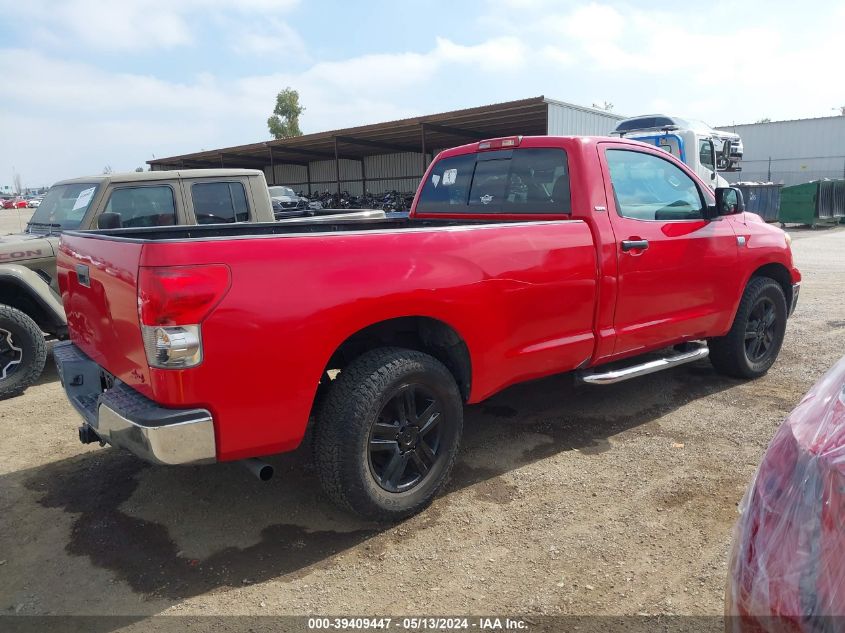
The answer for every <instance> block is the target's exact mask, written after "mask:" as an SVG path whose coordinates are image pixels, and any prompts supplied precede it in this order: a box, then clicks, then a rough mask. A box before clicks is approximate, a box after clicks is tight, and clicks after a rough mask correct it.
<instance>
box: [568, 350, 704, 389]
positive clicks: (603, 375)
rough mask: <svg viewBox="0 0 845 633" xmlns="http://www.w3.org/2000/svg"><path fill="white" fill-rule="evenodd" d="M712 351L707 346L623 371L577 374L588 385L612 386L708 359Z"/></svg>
mask: <svg viewBox="0 0 845 633" xmlns="http://www.w3.org/2000/svg"><path fill="white" fill-rule="evenodd" d="M709 354H710V350H709V349H708V348H707V346H706V345H702V346H701V347H699V348H697V349H694V350H692V351H691V352H682V353H680V354H675V355H674V356H667V357H666V358H658V359H657V360H652V361H649V362H647V363H641V364H639V365H632V366H631V367H624V368H622V369H614V370H612V371H605V372H600V371H582V372H579V373H578V374H577V376H578V379H579V380H580V381H582V382H585V383H587V384H588V385H612V384H613V383H617V382H622V381H623V380H629V379H631V378H636V377H638V376H645V375H647V374H653V373H655V372H658V371H663V370H664V369H670V368H672V367H677V366H678V365H685V364H686V363H694V362H695V361H697V360H701V359H702V358H707V356H708V355H709Z"/></svg>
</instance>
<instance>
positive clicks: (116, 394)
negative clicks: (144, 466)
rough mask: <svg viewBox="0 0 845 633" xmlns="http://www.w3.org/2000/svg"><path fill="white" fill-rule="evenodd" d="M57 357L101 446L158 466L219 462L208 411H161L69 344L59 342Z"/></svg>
mask: <svg viewBox="0 0 845 633" xmlns="http://www.w3.org/2000/svg"><path fill="white" fill-rule="evenodd" d="M53 356H54V358H55V360H56V367H57V368H58V371H59V378H60V379H61V381H62V386H63V387H64V389H65V393H66V394H67V397H68V399H69V400H70V402H71V404H72V405H73V406H74V408H75V409H76V410H77V412H78V413H79V414H80V415H81V416H82V419H83V420H84V424H83V428H82V429H81V431H85V434H86V435H87V433H88V431H89V430H90V431H91V432H93V433H94V434H95V435H96V437H97V439H99V440H100V441H101V442H103V443H106V444H111V445H112V446H115V447H118V448H124V449H126V450H128V451H130V452H131V453H134V454H135V455H137V456H138V457H140V458H141V459H143V460H146V461H148V462H152V463H154V464H202V463H210V462H214V461H216V444H215V440H214V420H213V418H212V416H211V413H209V412H208V411H207V410H205V409H166V408H164V407H160V406H159V405H157V404H156V403H155V402H153V401H152V400H150V399H149V398H146V397H144V396H142V395H141V394H140V393H138V392H137V391H135V390H134V389H132V388H131V387H129V386H127V385H126V384H124V383H122V382H120V381H119V380H116V379H115V378H113V377H112V376H111V375H110V374H109V373H108V372H106V371H105V370H104V369H103V368H102V367H100V366H99V365H97V363H95V362H94V361H93V360H91V359H90V358H89V357H88V356H86V355H85V354H84V353H83V352H82V351H81V350H80V349H79V348H78V347H76V346H75V345H74V344H73V343H71V342H69V341H68V342H64V343H58V344H57V345H56V346H55V347H54V348H53ZM86 427H87V428H86ZM83 435H84V434H83V433H82V432H81V433H80V437H82V436H83Z"/></svg>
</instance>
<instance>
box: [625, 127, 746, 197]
mask: <svg viewBox="0 0 845 633" xmlns="http://www.w3.org/2000/svg"><path fill="white" fill-rule="evenodd" d="M612 134H613V135H614V136H620V137H625V138H629V139H633V140H636V141H640V142H642V143H648V144H649V145H654V146H656V147H659V148H660V149H662V150H664V151H666V152H669V153H670V154H672V155H673V156H675V157H676V158H677V159H679V160H680V161H681V162H683V163H685V164H686V165H688V166H689V167H690V168H691V169H692V170H693V171H695V173H696V174H697V175H698V176H699V177H700V178H701V179H702V180H703V181H704V182H705V183H707V184H708V185H709V186H710V188H711V189H716V188H717V187H727V186H729V183H728V181H727V180H725V178H724V177H723V176H720V175H719V172H736V171H741V170H742V167H740V165H739V163H740V161H741V160H742V152H743V147H742V139H741V138H740V137H739V135H738V134H734V133H732V132H723V131H721V130H715V129H713V128H712V127H710V126H709V125H707V124H706V123H704V122H703V121H698V120H695V119H682V118H679V117H674V116H667V115H664V114H649V115H644V116H637V117H633V118H630V119H625V120H623V121H620V122H619V124H618V125H617V126H616V129H615V130H614V131H613V132H612Z"/></svg>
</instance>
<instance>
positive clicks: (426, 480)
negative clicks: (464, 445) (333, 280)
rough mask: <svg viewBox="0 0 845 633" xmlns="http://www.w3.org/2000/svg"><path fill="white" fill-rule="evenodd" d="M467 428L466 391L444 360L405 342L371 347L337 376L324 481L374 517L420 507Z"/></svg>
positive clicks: (327, 417)
mask: <svg viewBox="0 0 845 633" xmlns="http://www.w3.org/2000/svg"><path fill="white" fill-rule="evenodd" d="M462 430H463V402H462V400H461V395H460V392H459V391H458V386H457V384H456V383H455V379H454V378H453V376H452V374H451V373H450V372H449V370H448V369H446V367H445V366H444V365H443V364H442V363H440V362H439V361H438V360H437V359H435V358H433V357H431V356H429V355H428V354H424V353H422V352H417V351H414V350H408V349H402V348H381V349H376V350H373V351H371V352H368V353H366V354H364V355H362V356H360V357H359V358H357V359H356V360H354V361H353V362H352V363H350V365H349V366H348V367H346V368H345V369H344V370H343V371H342V372H341V373H340V375H338V377H337V378H336V379H335V380H334V381H333V382H332V384H331V388H330V392H329V393H328V396H327V397H326V399H325V400H324V402H323V405H322V406H321V408H320V412H319V414H318V418H317V421H316V427H315V429H314V440H315V441H314V450H315V461H316V463H317V466H318V472H319V475H320V481H321V483H322V486H323V489H324V490H325V492H326V494H328V496H329V497H330V498H331V499H332V500H333V501H335V502H336V503H338V504H339V505H341V506H343V507H345V508H347V509H349V510H351V511H353V512H355V513H356V514H359V515H361V516H363V517H366V518H369V519H376V520H386V521H396V520H399V519H402V518H405V517H407V516H410V515H412V514H416V513H417V512H419V511H420V510H422V509H423V508H425V507H426V506H427V505H428V504H429V503H430V502H431V500H432V499H433V498H434V496H435V495H436V494H437V492H438V491H439V490H440V489H441V488H442V487H443V485H444V484H445V482H446V480H447V479H448V477H449V472H450V471H451V469H452V466H453V465H454V463H455V457H456V455H457V452H458V445H459V443H460V438H461V432H462Z"/></svg>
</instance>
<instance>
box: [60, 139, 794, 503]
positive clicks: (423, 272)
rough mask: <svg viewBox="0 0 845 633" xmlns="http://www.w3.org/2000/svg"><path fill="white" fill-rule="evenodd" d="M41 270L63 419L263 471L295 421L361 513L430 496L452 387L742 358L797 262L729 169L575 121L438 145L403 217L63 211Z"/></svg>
mask: <svg viewBox="0 0 845 633" xmlns="http://www.w3.org/2000/svg"><path fill="white" fill-rule="evenodd" d="M58 271H59V273H58V274H59V284H60V288H61V294H62V298H63V301H64V306H65V310H66V311H67V315H68V326H69V330H70V338H71V341H70V342H69V343H64V344H60V345H57V346H56V348H55V352H54V355H55V358H56V361H57V364H58V367H59V373H60V376H61V379H62V383H63V385H64V388H65V390H66V392H67V395H68V397H69V398H70V400H71V402H72V403H73V404H74V406H75V407H76V409H77V410H78V411H79V413H80V414H81V415H82V417H83V418H84V424H83V425H82V426H81V427H80V431H79V433H80V439H81V440H82V441H83V442H86V443H87V442H95V441H99V442H101V443H108V444H111V445H113V446H117V447H122V448H125V449H128V450H130V451H132V452H133V453H135V454H136V455H138V456H139V457H141V458H143V459H146V460H149V461H152V462H157V463H164V464H183V463H199V462H215V461H230V460H247V463H248V464H250V465H251V467H252V469H253V470H254V471H255V472H256V473H257V474H259V475H260V476H262V477H267V476H269V475H270V474H271V470H272V469H271V468H270V467H269V465H267V464H265V463H264V462H261V461H260V460H257V459H255V458H258V457H261V456H265V455H271V454H275V453H281V452H284V451H290V450H293V449H295V448H296V447H297V446H299V444H300V443H301V442H302V439H303V436H304V435H305V432H306V429H307V428H308V427H309V425H311V426H313V445H314V455H315V460H316V463H317V466H318V472H319V475H320V478H321V481H322V484H323V487H324V489H325V491H326V493H327V494H328V495H329V496H330V497H331V498H332V499H334V500H335V501H337V502H338V503H340V504H342V505H343V506H345V507H346V508H348V509H351V510H353V511H355V512H358V513H360V514H362V515H365V516H368V517H373V518H378V519H398V518H401V517H404V516H408V515H410V514H412V513H414V512H417V511H419V510H420V509H421V508H423V507H424V506H425V505H426V504H427V503H428V502H429V501H430V500H431V499H432V497H433V496H434V495H435V494H436V493H437V491H438V490H439V489H440V488H441V486H442V485H443V483H444V481H445V480H446V478H447V476H448V474H449V471H450V469H451V467H452V464H453V463H454V461H455V456H456V453H457V450H458V444H459V440H460V436H461V429H462V407H463V404H464V403H475V402H479V401H481V400H484V399H485V398H488V397H489V396H491V395H492V394H494V393H496V392H497V391H500V390H502V389H504V388H505V387H507V386H508V385H512V384H514V383H517V382H520V381H525V380H531V379H534V378H540V377H542V376H547V375H550V374H555V373H559V372H570V371H576V372H577V376H578V377H579V378H580V379H581V380H582V381H584V382H586V383H590V384H597V385H601V384H607V383H613V382H617V381H619V380H624V379H627V378H631V377H634V376H638V375H642V374H645V373H650V372H654V371H658V370H661V369H664V368H667V367H672V366H675V365H679V364H682V363H685V362H690V361H694V360H697V359H700V358H704V357H705V356H707V355H708V353H709V356H710V359H711V361H712V363H713V365H714V366H715V368H716V369H717V370H718V371H720V372H723V373H726V374H730V375H733V376H738V377H745V378H754V377H757V376H760V375H762V374H764V373H765V372H766V371H767V370H768V369H769V367H771V365H772V363H773V362H774V361H775V358H776V357H777V355H778V352H779V350H780V347H781V343H782V341H783V336H784V330H785V327H786V319H787V317H788V316H789V314H790V313H791V312H792V310H793V308H794V306H795V302H796V300H797V298H798V290H799V282H800V278H801V277H800V274H799V272H798V270H796V268H795V266H794V265H793V262H792V254H791V250H790V240H789V237H788V235H787V234H786V233H784V232H783V231H781V230H780V229H778V228H775V227H773V226H769V225H767V224H765V223H764V222H762V220H761V219H760V218H759V217H758V216H756V215H752V214H748V213H745V212H744V209H743V202H742V196H741V194H740V193H739V192H738V191H737V190H736V189H730V188H725V189H717V190H716V191H715V195H714V192H711V190H710V189H709V188H708V187H707V185H706V184H705V183H704V182H702V181H701V180H699V179H698V178H697V177H696V175H695V174H694V173H693V172H692V171H690V170H689V169H688V168H687V167H686V166H685V165H683V164H682V163H681V162H679V161H677V160H675V159H674V158H673V157H672V156H670V155H669V154H667V153H665V152H663V151H661V150H659V149H657V148H654V147H652V146H647V145H644V144H641V143H638V142H635V141H627V140H624V139H608V138H591V137H510V138H500V139H492V140H489V141H481V142H478V143H472V144H470V145H465V146H463V147H457V148H454V149H450V150H447V151H444V152H442V153H441V154H439V155H438V156H437V158H436V159H435V160H434V161H433V163H432V164H431V166H430V167H429V168H428V170H427V172H426V174H425V176H424V178H423V180H422V182H421V183H420V186H419V189H418V191H417V194H416V197H415V200H414V205H413V208H412V211H411V213H410V217H409V218H407V219H399V220H378V219H377V220H360V221H354V220H353V221H340V222H339V221H332V220H314V221H308V222H302V223H298V224H284V225H282V224H243V225H220V226H215V225H207V226H190V227H188V226H184V227H175V226H174V227H160V228H149V229H113V230H100V231H90V232H89V231H76V232H74V231H69V232H65V233H64V234H63V235H62V243H61V247H60V254H59V258H58ZM658 350H665V351H661V352H659V353H658V355H657V356H655V354H654V352H655V351H658ZM645 353H651V354H649V356H648V357H645V358H641V356H642V355H643V354H645ZM619 361H622V362H619ZM609 363H613V365H612V366H610V368H608V367H605V366H606V365H608V364H609Z"/></svg>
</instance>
